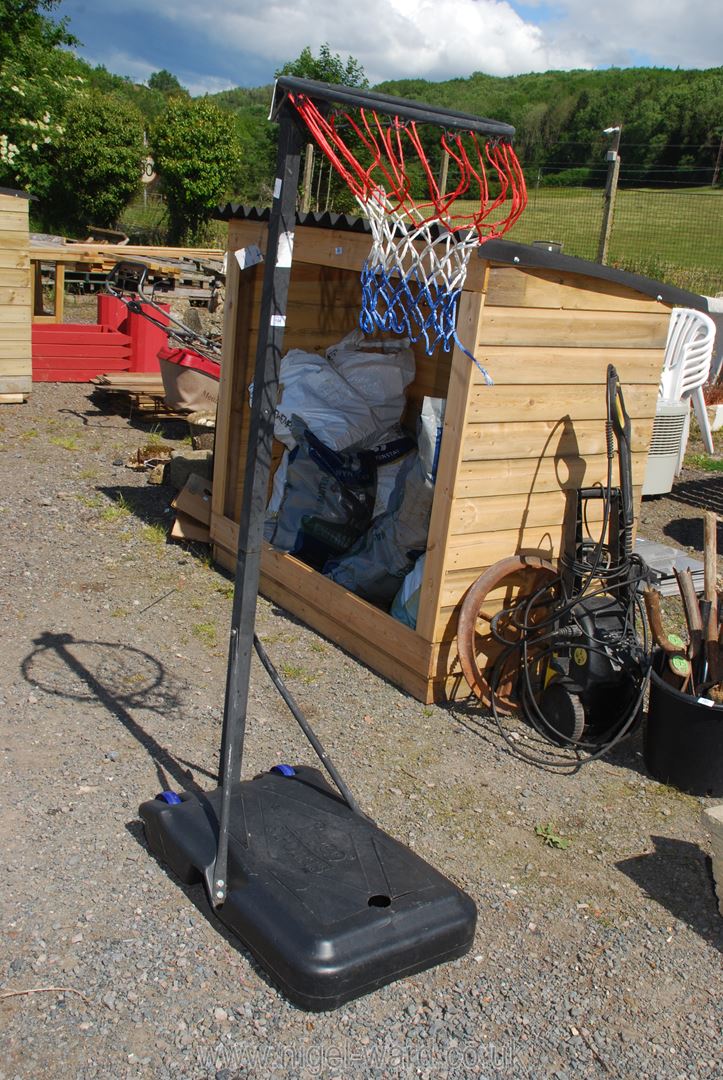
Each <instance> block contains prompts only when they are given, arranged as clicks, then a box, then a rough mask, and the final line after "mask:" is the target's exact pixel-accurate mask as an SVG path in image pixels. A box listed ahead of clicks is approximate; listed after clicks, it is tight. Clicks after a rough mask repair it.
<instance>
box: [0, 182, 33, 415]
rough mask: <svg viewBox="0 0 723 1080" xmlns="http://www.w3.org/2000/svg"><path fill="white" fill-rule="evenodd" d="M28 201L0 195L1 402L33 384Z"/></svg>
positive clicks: (18, 397)
mask: <svg viewBox="0 0 723 1080" xmlns="http://www.w3.org/2000/svg"><path fill="white" fill-rule="evenodd" d="M29 246H30V239H29V232H28V200H27V199H25V198H22V197H18V196H15V195H6V194H0V401H3V400H4V401H22V400H24V399H25V398H26V397H27V395H28V393H29V392H30V388H31V385H32V354H31V346H30V255H29Z"/></svg>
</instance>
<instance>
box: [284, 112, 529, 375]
mask: <svg viewBox="0 0 723 1080" xmlns="http://www.w3.org/2000/svg"><path fill="white" fill-rule="evenodd" d="M289 98H290V100H291V102H292V104H293V105H294V107H295V108H296V110H297V111H298V112H299V114H300V115H301V117H302V118H303V120H304V122H305V123H306V125H307V127H308V129H309V131H310V132H311V134H312V136H313V137H314V140H315V142H316V143H317V145H318V146H319V148H320V149H321V150H322V152H323V153H324V154H325V156H326V157H327V158H328V160H329V162H330V163H331V165H332V167H333V168H334V169H335V170H336V171H337V173H339V175H340V176H341V177H343V179H344V180H345V182H346V183H347V185H348V186H349V188H350V190H351V191H352V193H353V195H354V198H355V199H356V201H357V202H358V204H359V206H360V207H361V209H362V211H363V213H364V214H365V216H366V217H367V218H368V220H369V225H370V228H371V233H372V248H371V251H370V253H369V256H368V258H367V260H366V262H365V264H364V267H363V269H362V275H361V282H362V312H361V316H360V320H359V321H360V325H361V328H362V330H363V331H364V333H366V334H371V333H374V332H375V331H377V330H382V331H392V332H393V333H396V334H405V335H407V336H408V337H409V338H410V339H411V340H412V341H415V342H416V341H420V340H421V341H423V342H424V345H425V348H426V351H427V353H428V354H429V355H431V354H432V353H433V352H434V351H435V349H436V348H437V347H438V346H439V345H441V346H442V347H443V348H444V349H445V350H446V351H447V352H449V351H450V349H451V348H452V346H453V344H455V343H456V344H457V345H459V346H460V348H462V349H463V350H464V352H465V353H467V355H468V356H470V355H471V354H470V353H469V352H468V351H467V349H465V348H464V346H462V345H461V343H460V342H459V340H458V338H457V334H456V325H457V308H458V303H459V297H460V293H461V291H462V288H463V286H464V282H465V279H466V276H467V268H468V266H469V259H470V255H471V254H472V251H473V250H474V249H475V248H476V247H479V245H480V244H482V243H484V242H485V241H486V240H489V239H491V238H492V237H495V236H502V235H503V233H505V232H506V231H507V230H508V229H510V228H511V227H512V225H513V224H514V223H515V222H516V221H517V219H518V218H519V216H520V214H521V213H522V211H523V210H524V208H525V206H526V203H527V191H526V188H525V180H524V176H523V174H522V169H521V167H520V163H519V161H518V160H517V156H516V154H515V152H514V150H513V149H512V146H511V145H510V144H509V142H506V141H504V140H501V139H499V138H497V139H494V138H491V139H489V140H487V141H484V142H483V143H480V141H479V139H478V137H477V135H476V134H475V133H474V132H472V131H444V130H443V131H442V134H441V136H440V140H439V144H440V146H441V149H442V153H443V155H447V157H448V161H449V165H450V172H452V174H453V179H452V182H451V183H452V185H453V186H452V188H451V190H450V191H445V190H444V189H443V188H441V187H440V185H439V183H438V181H437V178H436V177H435V176H434V174H433V172H432V168H431V166H430V163H429V157H428V154H427V151H426V150H425V148H424V145H423V143H422V137H421V135H420V131H419V129H418V125H417V124H416V122H415V121H413V120H402V119H401V118H400V117H399V116H394V115H390V116H386V115H382V116H380V115H379V114H378V113H377V112H376V111H374V110H369V109H364V108H359V109H358V110H356V112H355V114H352V113H349V112H338V113H330V114H329V115H324V114H323V113H322V112H321V111H320V109H319V108H318V106H317V105H316V104H315V102H314V101H313V100H312V99H311V98H310V97H308V96H307V95H306V94H303V93H290V94H289ZM354 137H355V138H354ZM350 142H353V143H354V145H355V147H356V152H355V151H354V149H352V147H351V145H350ZM405 154H406V157H407V158H409V159H410V162H414V169H413V170H410V167H409V162H408V161H407V160H405ZM420 166H421V169H420ZM413 172H416V174H417V177H416V179H417V183H419V180H420V173H421V179H422V181H423V183H424V184H425V186H426V195H425V197H424V198H423V199H422V200H418V199H416V198H415V197H414V196H413V195H412V190H411V189H412V183H413V179H414V177H413V175H412V173H413ZM488 174H489V176H491V177H492V178H493V180H494V181H496V183H495V184H494V186H495V188H497V189H498V190H497V193H496V194H494V195H493V194H492V192H491V190H490V182H489V179H488ZM463 199H465V200H470V202H471V205H470V206H464V207H463V206H461V205H460V203H461V200H463ZM472 359H474V357H472ZM475 363H476V361H475ZM483 373H484V375H485V378H486V379H487V381H488V382H489V381H490V380H489V376H488V375H487V373H486V372H483Z"/></svg>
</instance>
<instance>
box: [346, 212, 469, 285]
mask: <svg viewBox="0 0 723 1080" xmlns="http://www.w3.org/2000/svg"><path fill="white" fill-rule="evenodd" d="M357 202H358V203H359V205H360V206H361V208H362V210H363V211H364V213H365V215H366V216H367V218H368V219H369V224H370V227H371V231H372V240H373V243H372V249H371V252H370V254H369V258H368V260H367V265H368V267H369V269H370V270H373V271H374V273H378V274H380V275H381V276H382V277H383V278H384V279H385V280H387V281H388V280H390V279H392V278H394V277H396V276H398V277H400V278H401V279H402V280H404V281H406V282H408V283H410V284H413V285H415V286H420V285H422V284H424V283H426V284H427V285H428V286H430V288H431V290H432V291H433V292H434V293H436V292H438V291H439V292H444V293H447V294H448V295H451V294H453V293H455V292H457V291H458V290H460V289H462V288H463V286H464V283H465V279H466V277H467V267H468V265H469V259H470V255H471V253H472V250H473V249H474V248H475V247H478V246H479V243H480V239H479V236H478V234H477V232H476V231H475V230H474V229H472V228H470V229H469V230H468V231H466V232H464V233H461V234H460V233H458V232H453V231H452V230H451V229H449V228H448V227H446V226H445V223H444V222H443V221H442V220H441V219H436V218H435V219H432V220H429V219H426V220H425V219H422V218H421V216H418V218H417V220H414V217H413V213H414V209H415V208H414V207H412V208H411V210H410V211H409V212H402V211H400V210H398V209H396V208H395V207H394V206H393V205H392V203H391V201H390V200H389V199H388V198H387V197H386V196H384V194H383V192H382V193H381V194H380V193H379V192H377V194H376V197H375V198H373V199H371V200H367V201H363V200H362V199H360V198H358V197H357ZM435 234H436V235H435Z"/></svg>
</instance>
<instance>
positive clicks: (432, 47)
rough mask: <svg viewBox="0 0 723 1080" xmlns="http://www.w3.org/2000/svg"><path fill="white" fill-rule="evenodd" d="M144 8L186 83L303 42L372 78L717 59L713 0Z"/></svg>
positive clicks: (140, 74) (142, 64)
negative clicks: (175, 46)
mask: <svg viewBox="0 0 723 1080" xmlns="http://www.w3.org/2000/svg"><path fill="white" fill-rule="evenodd" d="M68 2H71V0H68ZM76 2H80V0H76ZM123 10H124V13H125V15H126V17H127V18H128V19H131V20H136V22H137V24H138V25H141V26H142V25H143V19H144V16H147V14H148V3H147V0H124V5H123ZM152 14H153V18H154V20H156V21H157V20H159V19H160V20H162V21H165V22H166V23H167V24H168V27H169V32H172V37H173V40H174V42H180V41H183V45H184V48H183V49H182V51H178V50H177V52H176V54H175V55H176V56H177V63H176V64H172V65H169V64H166V65H165V66H171V67H173V71H174V74H176V75H177V76H178V77H179V79H180V80H181V82H182V83H183V84H184V85H185V86H188V88H189V89H190V90H191V91H192V92H193V93H200V92H203V91H209V92H213V91H215V90H218V89H220V88H226V87H227V86H229V85H249V84H251V85H258V84H259V82H261V81H270V80H271V78H272V74H273V70H274V69H275V68H277V67H279V66H281V65H282V64H283V63H285V62H286V61H287V60H291V59H294V58H295V57H297V56H298V55H299V53H300V52H301V50H302V49H303V48H304V46H306V45H309V46H310V47H311V49H312V51H314V52H317V51H318V48H319V46H320V45H321V44H322V43H324V42H328V44H329V46H330V47H331V50H332V51H333V52H337V53H339V54H340V55H341V56H342V57H343V58H344V59H345V58H346V57H348V56H349V55H353V56H354V57H355V58H356V59H357V60H358V61H359V62H360V63H361V64H362V66H363V67H364V70H365V71H366V73H367V76H368V77H369V79H370V81H371V82H372V83H375V82H379V81H381V80H382V79H394V78H408V77H420V78H427V79H432V80H438V79H445V78H449V77H454V76H462V77H464V76H467V75H470V74H471V73H472V72H474V71H482V72H486V73H488V74H491V75H513V74H518V73H521V72H526V71H546V70H550V69H556V68H557V69H560V68H561V69H571V68H588V67H604V66H610V65H616V66H630V65H633V64H640V63H649V64H657V65H659V66H668V67H676V66H680V67H712V66H716V65H718V64H720V63H721V60H722V59H723V4H720V3H718V4H711V3H710V0H689V2H688V3H687V5H685V6H681V5H680V3H679V0H606V3H605V4H602V3H599V2H598V3H594V2H593V3H591V0H552V2H547V0H366V2H359V0H337V3H335V4H334V3H332V4H330V3H329V2H328V0H266V2H263V3H262V2H260V0H213V2H212V3H208V4H205V5H204V4H203V3H200V4H199V3H198V0H154V4H153V8H152ZM100 18H101V19H102V16H100ZM158 44H159V43H158V42H156V43H155V46H156V51H157V46H158ZM186 44H187V47H185V46H186ZM117 46H118V47H119V48H123V47H125V49H126V52H128V51H129V49H130V47H129V46H128V45H127V44H125V46H124V45H121V44H120V43H117ZM96 51H98V50H97V49H96ZM153 51H154V42H153V41H151V40H149V42H148V47H147V48H146V51H145V56H144V59H143V60H140V59H139V58H137V57H136V58H135V59H134V58H133V57H131V56H125V57H122V58H118V60H117V63H116V59H113V60H111V59H110V55H108V56H105V57H103V58H99V61H98V62H102V63H104V64H106V66H108V67H110V68H111V69H112V70H122V71H123V72H124V73H127V74H129V75H132V76H133V77H136V78H142V79H145V78H147V77H148V75H149V74H151V72H152V71H153V70H157V69H158V67H159V66H160V65H159V64H158V63H157V62H156V63H155V64H153V63H152V62H146V61H147V60H149V59H150V58H151V57H152V56H153ZM117 64H121V65H122V66H117ZM251 71H253V74H250V72H251ZM259 72H263V73H266V74H265V75H262V76H261V78H259V77H258V74H259Z"/></svg>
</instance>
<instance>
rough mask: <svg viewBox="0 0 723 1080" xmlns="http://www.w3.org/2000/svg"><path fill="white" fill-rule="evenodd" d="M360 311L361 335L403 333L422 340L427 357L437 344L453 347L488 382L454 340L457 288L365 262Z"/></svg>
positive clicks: (415, 272)
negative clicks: (469, 361)
mask: <svg viewBox="0 0 723 1080" xmlns="http://www.w3.org/2000/svg"><path fill="white" fill-rule="evenodd" d="M361 286H362V310H361V315H360V317H359V325H360V326H361V328H362V330H363V331H364V333H365V334H374V333H376V332H377V331H378V330H382V331H391V332H392V333H394V334H403V335H404V336H405V337H408V338H409V339H410V341H412V342H417V341H423V342H424V348H425V351H426V353H427V355H428V356H431V355H432V353H433V352H434V351H435V350H436V349H437V348H438V347H439V346H440V345H441V346H442V348H443V349H444V351H445V352H450V351H451V350H452V347H453V346H454V345H457V346H458V348H460V349H461V350H462V352H463V353H464V354H465V355H466V356H468V357H469V358H470V360H471V361H472V363H473V364H475V366H476V367H478V368H479V370H480V371H481V372H482V375H483V376H484V379H485V382H486V383H487V384H488V385H492V379H491V378H490V376H489V374H488V372H487V371H486V370H485V369H484V368H483V367H482V365H481V364H480V363H479V361H478V360H476V359H475V357H474V356H472V354H471V353H470V352H469V350H468V349H466V348H465V346H464V345H463V344H462V342H461V341H460V340H459V338H458V337H457V329H456V327H457V308H458V305H459V297H460V294H461V292H462V290H461V288H454V289H452V290H451V291H450V290H448V289H445V288H443V287H442V286H441V285H440V284H438V283H437V282H436V281H434V280H433V279H431V278H427V277H425V276H424V274H423V273H422V272H421V271H420V270H419V269H418V268H414V269H412V270H410V271H409V272H408V273H407V274H406V275H405V274H402V273H401V272H400V270H399V269H393V270H392V271H391V272H390V271H388V270H387V269H385V268H384V267H382V266H380V265H379V264H378V263H374V262H371V261H369V260H367V262H365V264H364V267H363V269H362V273H361Z"/></svg>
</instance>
